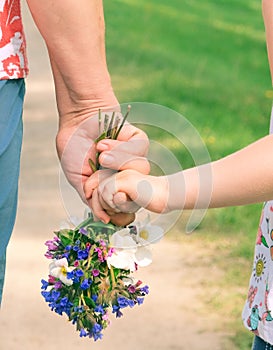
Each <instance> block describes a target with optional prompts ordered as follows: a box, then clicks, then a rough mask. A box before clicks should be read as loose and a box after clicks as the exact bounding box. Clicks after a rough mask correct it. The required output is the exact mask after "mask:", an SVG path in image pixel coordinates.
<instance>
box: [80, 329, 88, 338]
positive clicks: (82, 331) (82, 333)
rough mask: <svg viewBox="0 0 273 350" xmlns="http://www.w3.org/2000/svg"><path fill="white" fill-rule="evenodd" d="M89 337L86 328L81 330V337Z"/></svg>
mask: <svg viewBox="0 0 273 350" xmlns="http://www.w3.org/2000/svg"><path fill="white" fill-rule="evenodd" d="M87 335H88V333H87V332H86V330H85V329H84V328H81V330H80V337H86V336H87Z"/></svg>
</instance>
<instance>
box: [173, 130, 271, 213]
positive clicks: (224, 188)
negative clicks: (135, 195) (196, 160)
mask: <svg viewBox="0 0 273 350" xmlns="http://www.w3.org/2000/svg"><path fill="white" fill-rule="evenodd" d="M272 153H273V135H269V136H267V137H264V138H262V139H260V140H259V141H257V142H255V143H253V144H251V145H249V146H247V147H246V148H244V149H242V150H240V151H238V152H235V153H233V154H231V155H230V156H228V157H225V158H222V159H220V160H218V161H215V162H212V163H210V164H207V165H203V166H200V167H196V168H191V169H188V170H185V171H183V172H180V173H177V174H174V175H170V176H168V180H169V188H170V189H169V191H170V195H169V202H168V207H169V208H170V209H171V210H174V209H182V208H184V209H193V208H206V207H210V208H219V207H226V206H236V205H245V204H251V203H258V202H263V201H267V200H270V199H273V161H272Z"/></svg>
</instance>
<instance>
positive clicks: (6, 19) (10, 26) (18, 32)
mask: <svg viewBox="0 0 273 350" xmlns="http://www.w3.org/2000/svg"><path fill="white" fill-rule="evenodd" d="M27 73H28V68H27V59H26V45H25V37H24V32H23V25H22V17H21V8H20V0H0V79H1V80H3V79H18V78H23V77H25V76H26V74H27Z"/></svg>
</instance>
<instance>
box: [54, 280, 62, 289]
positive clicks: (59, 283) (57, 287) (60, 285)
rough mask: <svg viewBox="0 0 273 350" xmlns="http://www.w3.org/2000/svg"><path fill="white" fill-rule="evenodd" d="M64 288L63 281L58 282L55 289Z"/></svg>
mask: <svg viewBox="0 0 273 350" xmlns="http://www.w3.org/2000/svg"><path fill="white" fill-rule="evenodd" d="M62 287H63V284H62V282H61V281H57V282H56V283H55V284H54V288H55V289H61V288H62Z"/></svg>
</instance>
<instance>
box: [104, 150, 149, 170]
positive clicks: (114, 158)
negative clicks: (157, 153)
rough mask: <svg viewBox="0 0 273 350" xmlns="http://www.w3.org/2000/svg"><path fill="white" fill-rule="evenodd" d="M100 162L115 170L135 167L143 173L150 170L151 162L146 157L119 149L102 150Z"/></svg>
mask: <svg viewBox="0 0 273 350" xmlns="http://www.w3.org/2000/svg"><path fill="white" fill-rule="evenodd" d="M99 162H100V164H101V165H102V166H103V167H107V168H111V169H115V170H125V169H134V170H137V171H139V172H141V173H142V174H149V172H150V164H149V162H148V160H147V159H146V158H144V157H140V156H136V155H133V154H130V153H126V152H119V151H117V150H112V151H110V152H102V153H101V154H100V156H99Z"/></svg>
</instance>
